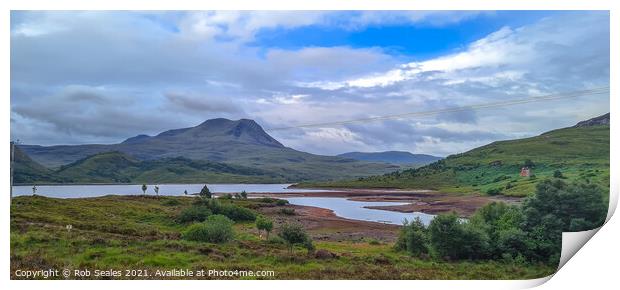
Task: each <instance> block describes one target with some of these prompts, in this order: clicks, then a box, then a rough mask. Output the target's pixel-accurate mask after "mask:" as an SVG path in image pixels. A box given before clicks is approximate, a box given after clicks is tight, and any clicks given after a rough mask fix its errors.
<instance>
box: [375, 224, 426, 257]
mask: <svg viewBox="0 0 620 290" xmlns="http://www.w3.org/2000/svg"><path fill="white" fill-rule="evenodd" d="M375 241H376V240H375ZM396 249H397V250H405V251H407V253H409V254H410V255H412V256H415V257H420V256H422V255H423V254H427V253H428V235H427V232H426V228H425V227H424V224H423V223H422V220H420V218H419V217H416V218H415V219H414V220H413V221H411V222H409V221H407V220H405V222H404V223H403V227H402V228H401V230H400V233H399V236H398V240H397V241H396Z"/></svg>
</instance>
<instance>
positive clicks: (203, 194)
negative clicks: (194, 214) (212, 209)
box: [199, 184, 212, 199]
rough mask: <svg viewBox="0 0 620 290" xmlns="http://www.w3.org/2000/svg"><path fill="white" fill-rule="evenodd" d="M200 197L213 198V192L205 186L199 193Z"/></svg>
mask: <svg viewBox="0 0 620 290" xmlns="http://www.w3.org/2000/svg"><path fill="white" fill-rule="evenodd" d="M199 195H200V197H202V198H205V199H206V198H211V197H212V195H211V191H210V190H209V188H208V187H207V185H206V184H205V186H203V187H202V189H201V190H200V193H199Z"/></svg>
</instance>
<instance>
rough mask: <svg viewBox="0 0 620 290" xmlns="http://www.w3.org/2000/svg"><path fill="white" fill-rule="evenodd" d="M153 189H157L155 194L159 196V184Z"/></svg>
mask: <svg viewBox="0 0 620 290" xmlns="http://www.w3.org/2000/svg"><path fill="white" fill-rule="evenodd" d="M153 190H154V191H155V195H157V196H159V185H155V187H154V188H153Z"/></svg>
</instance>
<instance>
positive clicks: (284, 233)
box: [278, 224, 311, 254]
mask: <svg viewBox="0 0 620 290" xmlns="http://www.w3.org/2000/svg"><path fill="white" fill-rule="evenodd" d="M278 236H279V237H280V238H282V239H283V240H284V241H285V242H286V244H287V245H288V251H289V253H290V254H292V253H293V247H294V246H295V245H307V244H308V243H309V242H310V244H311V241H310V237H308V234H306V231H305V230H304V228H303V227H302V226H301V225H299V224H285V225H282V226H281V227H280V230H279V231H278ZM306 248H309V247H306Z"/></svg>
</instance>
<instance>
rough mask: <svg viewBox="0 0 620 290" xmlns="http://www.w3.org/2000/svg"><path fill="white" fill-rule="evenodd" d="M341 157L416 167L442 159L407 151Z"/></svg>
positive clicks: (347, 154)
mask: <svg viewBox="0 0 620 290" xmlns="http://www.w3.org/2000/svg"><path fill="white" fill-rule="evenodd" d="M338 156H339V157H344V158H351V159H355V160H360V161H369V162H385V163H392V164H414V165H426V164H428V163H432V162H435V161H437V160H439V159H441V157H437V156H432V155H426V154H412V153H410V152H405V151H384V152H349V153H343V154H340V155H338Z"/></svg>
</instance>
